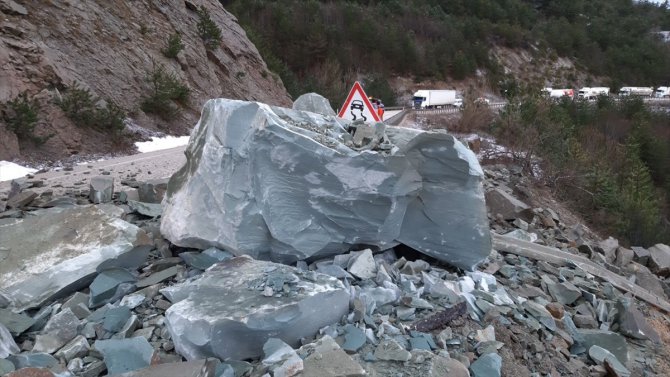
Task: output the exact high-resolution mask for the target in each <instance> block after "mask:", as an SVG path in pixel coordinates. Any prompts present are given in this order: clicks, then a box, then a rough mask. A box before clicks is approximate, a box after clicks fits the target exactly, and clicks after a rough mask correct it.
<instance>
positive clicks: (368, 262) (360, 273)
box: [348, 249, 377, 280]
mask: <svg viewBox="0 0 670 377" xmlns="http://www.w3.org/2000/svg"><path fill="white" fill-rule="evenodd" d="M348 271H349V273H351V274H352V275H354V276H356V277H357V278H359V279H362V280H365V279H372V278H374V277H375V276H377V265H376V263H375V260H374V258H373V257H372V250H370V249H366V250H363V251H361V252H359V254H358V255H355V256H354V257H353V258H351V259H350V260H349V268H348Z"/></svg>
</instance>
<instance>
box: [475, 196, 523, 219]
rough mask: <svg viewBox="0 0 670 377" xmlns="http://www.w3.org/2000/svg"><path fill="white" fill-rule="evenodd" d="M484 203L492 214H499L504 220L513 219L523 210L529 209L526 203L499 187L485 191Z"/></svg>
mask: <svg viewBox="0 0 670 377" xmlns="http://www.w3.org/2000/svg"><path fill="white" fill-rule="evenodd" d="M486 205H487V206H488V207H489V209H490V212H491V213H492V214H494V215H495V214H500V215H502V217H503V218H504V219H505V220H514V219H516V218H517V217H519V216H520V215H521V213H522V212H523V211H525V210H528V209H530V206H528V204H526V203H524V202H522V201H520V200H519V199H517V198H515V197H514V196H512V195H510V194H508V193H507V192H506V191H505V190H503V189H501V188H495V189H493V190H491V191H489V192H487V193H486Z"/></svg>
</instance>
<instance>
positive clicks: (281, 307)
mask: <svg viewBox="0 0 670 377" xmlns="http://www.w3.org/2000/svg"><path fill="white" fill-rule="evenodd" d="M266 287H271V288H272V289H273V292H275V294H273V295H271V296H269V297H268V296H265V295H264V294H263V292H264V290H265V288H266ZM161 292H162V293H163V294H164V295H165V296H166V297H167V298H168V299H170V300H171V301H173V302H175V304H174V305H172V306H171V307H170V308H169V309H168V310H167V311H166V313H165V316H166V325H167V328H168V330H169V331H170V335H171V337H172V340H173V341H174V343H175V347H176V349H177V351H178V352H179V353H180V354H181V355H183V356H184V357H186V359H188V360H197V359H203V358H206V357H210V356H215V357H218V358H220V359H228V358H233V359H236V360H244V359H247V358H253V357H258V356H260V354H261V352H262V347H263V344H265V342H266V341H267V339H269V338H271V337H277V338H279V339H282V340H283V341H284V342H286V343H288V344H289V345H292V346H297V345H298V343H299V339H300V338H303V337H311V336H313V335H314V334H315V333H316V332H317V331H318V330H319V329H320V328H322V327H324V326H327V325H330V324H333V323H336V322H338V321H339V320H340V319H341V318H342V316H343V315H345V314H346V313H347V312H348V309H349V293H348V291H347V290H345V289H344V286H343V285H342V283H341V282H339V281H338V280H337V279H335V278H332V277H330V276H326V275H322V274H317V273H314V272H303V271H299V270H296V269H295V268H292V267H289V266H285V265H279V264H275V263H271V262H262V261H255V260H253V259H251V258H249V257H237V258H233V259H230V260H228V261H225V262H221V263H219V264H216V265H214V266H212V267H211V268H209V269H208V270H207V271H206V272H204V273H203V274H202V275H201V276H199V277H198V278H197V279H195V280H194V281H192V282H186V283H182V284H178V285H175V286H172V287H169V288H165V289H163V290H162V291H161Z"/></svg>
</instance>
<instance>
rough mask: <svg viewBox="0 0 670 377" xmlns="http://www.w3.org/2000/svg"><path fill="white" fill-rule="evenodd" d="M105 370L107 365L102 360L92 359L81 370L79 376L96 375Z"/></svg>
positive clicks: (88, 376)
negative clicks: (84, 368) (92, 360)
mask: <svg viewBox="0 0 670 377" xmlns="http://www.w3.org/2000/svg"><path fill="white" fill-rule="evenodd" d="M106 370H107V366H106V365H105V363H104V362H102V361H94V362H92V363H91V364H89V365H88V366H87V367H86V370H84V371H83V372H81V374H80V377H98V376H100V375H102V374H103V373H104V372H105V371H106Z"/></svg>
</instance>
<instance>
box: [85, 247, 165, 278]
mask: <svg viewBox="0 0 670 377" xmlns="http://www.w3.org/2000/svg"><path fill="white" fill-rule="evenodd" d="M153 249H155V247H154V246H153V245H141V246H136V247H134V248H132V249H130V250H129V251H128V252H125V253H123V254H120V255H118V256H116V257H114V258H110V259H107V260H106V261H104V262H102V263H101V264H100V265H99V266H98V268H97V269H96V271H98V272H99V273H100V272H103V271H106V270H111V269H113V268H125V269H128V270H136V269H138V268H140V267H141V266H142V265H143V264H144V262H146V261H147V258H149V253H151V250H153Z"/></svg>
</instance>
